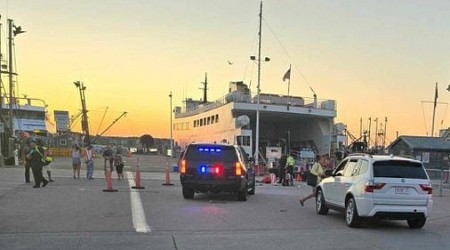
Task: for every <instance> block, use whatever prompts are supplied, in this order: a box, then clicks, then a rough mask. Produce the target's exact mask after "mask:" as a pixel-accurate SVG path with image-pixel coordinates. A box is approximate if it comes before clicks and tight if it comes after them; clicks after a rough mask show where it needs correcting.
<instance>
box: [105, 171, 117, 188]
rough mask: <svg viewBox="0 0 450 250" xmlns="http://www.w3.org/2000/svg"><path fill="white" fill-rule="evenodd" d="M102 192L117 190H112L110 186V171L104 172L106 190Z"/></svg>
mask: <svg viewBox="0 0 450 250" xmlns="http://www.w3.org/2000/svg"><path fill="white" fill-rule="evenodd" d="M103 192H117V189H113V186H112V177H111V170H110V169H107V170H106V189H103Z"/></svg>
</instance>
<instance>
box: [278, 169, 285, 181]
mask: <svg viewBox="0 0 450 250" xmlns="http://www.w3.org/2000/svg"><path fill="white" fill-rule="evenodd" d="M284 176H285V174H284V166H283V167H281V166H280V167H279V172H278V177H279V181H278V183H283V182H284Z"/></svg>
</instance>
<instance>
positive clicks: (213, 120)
mask: <svg viewBox="0 0 450 250" xmlns="http://www.w3.org/2000/svg"><path fill="white" fill-rule="evenodd" d="M215 118H216V117H215V116H213V115H212V116H211V124H213V123H215V122H216V121H215Z"/></svg>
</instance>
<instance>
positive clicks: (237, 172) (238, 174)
mask: <svg viewBox="0 0 450 250" xmlns="http://www.w3.org/2000/svg"><path fill="white" fill-rule="evenodd" d="M235 169H236V170H235V171H236V175H237V176H241V175H242V166H241V163H239V162H236V165H235Z"/></svg>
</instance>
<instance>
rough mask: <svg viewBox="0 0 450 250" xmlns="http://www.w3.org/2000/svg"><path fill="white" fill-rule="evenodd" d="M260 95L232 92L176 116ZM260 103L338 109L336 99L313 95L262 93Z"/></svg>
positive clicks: (207, 109)
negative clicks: (319, 97)
mask: <svg viewBox="0 0 450 250" xmlns="http://www.w3.org/2000/svg"><path fill="white" fill-rule="evenodd" d="M257 98H258V96H257V95H256V94H255V95H253V97H250V95H249V94H245V93H242V92H237V93H236V92H235V93H233V92H231V93H230V94H227V95H225V96H222V97H221V98H219V99H217V100H216V101H214V102H209V103H207V104H199V105H196V106H195V107H190V108H189V109H186V108H185V107H184V108H182V109H181V110H180V111H179V112H177V113H176V114H175V115H176V117H187V116H191V115H196V114H199V113H202V112H205V111H209V110H212V109H215V108H218V107H221V106H223V105H225V104H227V103H230V102H234V103H252V104H256V103H257ZM259 103H260V104H265V105H279V106H290V107H307V108H311V109H319V110H332V111H335V110H336V101H335V100H328V99H317V98H311V97H299V96H286V95H276V94H263V93H261V94H260V100H259Z"/></svg>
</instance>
